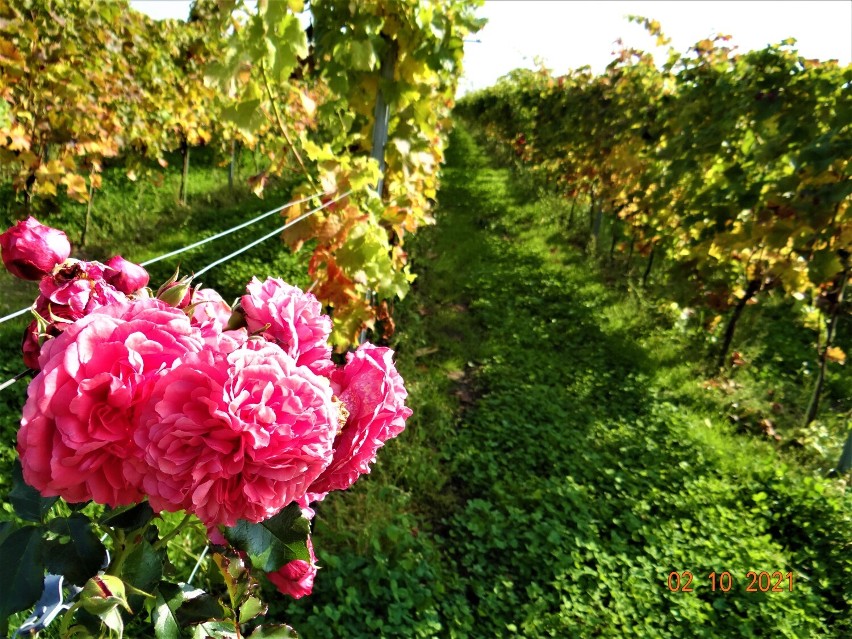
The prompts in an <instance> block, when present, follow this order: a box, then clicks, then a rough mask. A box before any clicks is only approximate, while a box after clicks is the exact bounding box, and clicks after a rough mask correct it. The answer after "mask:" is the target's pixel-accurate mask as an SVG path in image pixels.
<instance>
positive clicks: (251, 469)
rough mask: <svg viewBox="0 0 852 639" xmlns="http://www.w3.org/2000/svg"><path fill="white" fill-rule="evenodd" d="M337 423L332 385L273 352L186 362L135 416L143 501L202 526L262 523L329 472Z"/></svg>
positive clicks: (269, 347)
mask: <svg viewBox="0 0 852 639" xmlns="http://www.w3.org/2000/svg"><path fill="white" fill-rule="evenodd" d="M257 341H260V340H249V342H250V343H254V342H257ZM337 420H338V407H337V404H336V403H335V402H334V401H333V396H332V392H331V386H330V384H329V382H328V380H327V379H325V378H322V377H319V376H317V375H314V374H313V373H311V372H310V371H309V370H308V369H306V368H303V367H300V366H297V365H296V362H295V361H294V360H293V359H292V358H291V357H289V356H288V355H287V354H286V353H285V352H284V351H283V350H281V348H280V347H278V346H277V345H275V344H271V343H266V344H265V345H262V346H260V347H256V346H255V347H250V346H249V344H246V345H245V346H244V347H241V348H238V349H237V350H235V351H233V352H231V353H229V354H228V353H223V352H220V351H215V350H211V349H207V350H204V351H202V352H200V353H194V354H190V355H188V356H187V357H186V358H184V360H183V361H182V362H181V363H180V364H178V365H177V366H175V367H174V368H173V369H171V370H170V371H168V372H166V373H165V374H164V375H163V376H162V377H161V378H160V379H158V380H157V382H156V383H155V384H154V386H153V389H152V392H151V395H150V397H149V399H148V401H147V403H146V405H145V406H144V408H143V409H142V411H141V412H140V418H139V428H138V430H137V431H136V435H135V439H136V443H137V444H138V445H139V447H140V448H141V449H142V451H143V453H144V460H145V462H146V464H147V465H148V467H149V470H148V472H147V473H146V475H145V479H144V483H143V485H144V489H145V492H146V493H147V494H148V495H149V499H150V502H151V505H152V506H153V507H154V509H155V510H180V509H185V510H187V511H188V512H191V513H195V514H196V515H198V517H199V518H200V519H201V520H202V521H203V522H204V523H205V524H207V525H208V526H212V525H216V524H225V525H227V526H233V525H234V524H236V522H237V520H238V519H246V520H248V521H252V522H259V521H262V520H264V519H268V518H269V517H271V516H272V515H274V514H275V513H277V512H278V511H279V510H281V509H282V508H284V506H286V505H287V504H289V503H290V502H292V501H293V500H294V499H297V498H299V497H301V496H303V495H304V494H305V490H306V489H307V487H308V485H309V484H310V483H311V482H312V481H313V480H314V479H316V478H317V476H318V475H319V474H320V473H321V472H322V471H323V469H324V468H325V467H326V466H327V465H328V463H329V461H330V460H331V444H332V441H333V439H334V433H335V432H336V429H337Z"/></svg>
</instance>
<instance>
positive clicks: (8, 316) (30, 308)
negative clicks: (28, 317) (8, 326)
mask: <svg viewBox="0 0 852 639" xmlns="http://www.w3.org/2000/svg"><path fill="white" fill-rule="evenodd" d="M32 308H33V307H32V306H27V307H26V308H22V309H21V310H20V311H15V312H14V313H9V314H8V315H6V316H5V317H0V324H2V323H3V322H5V321H6V320H10V319H14V318H15V317H18V316H19V315H23V314H24V313H26V312H27V311H31V310H32Z"/></svg>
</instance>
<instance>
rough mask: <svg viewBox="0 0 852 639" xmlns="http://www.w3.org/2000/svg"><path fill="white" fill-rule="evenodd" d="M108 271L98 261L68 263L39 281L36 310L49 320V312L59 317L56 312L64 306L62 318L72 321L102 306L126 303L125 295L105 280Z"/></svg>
mask: <svg viewBox="0 0 852 639" xmlns="http://www.w3.org/2000/svg"><path fill="white" fill-rule="evenodd" d="M107 269H108V267H107V266H106V265H104V264H101V263H100V262H81V261H78V260H71V262H70V263H68V264H66V265H65V266H63V267H62V268H61V269H59V270H58V271H57V272H56V273H55V274H53V275H52V276H48V277H43V278H42V280H41V282H40V283H39V285H38V290H39V296H38V298H37V299H36V311H37V312H38V314H39V315H41V316H42V317H43V318H45V319H46V320H48V321H50V313H51V310H53V313H54V314H56V315H59V314H60V313H59V312H58V311H57V310H56V309H57V308H58V307H62V306H67V307H68V309H69V311H68V313H67V314H65V315H61V316H62V317H66V318H69V319H71V320H75V319H79V318H81V317H83V316H84V315H88V314H89V313H91V312H92V311H93V310H95V309H97V308H100V307H101V306H107V305H109V304H114V303H115V302H124V301H126V300H127V297H126V296H125V295H124V293H122V292H121V291H119V290H117V289H116V288H115V287H113V286H112V285H111V284H109V283H108V282H107V281H106V280H105V279H104V271H106V270H107Z"/></svg>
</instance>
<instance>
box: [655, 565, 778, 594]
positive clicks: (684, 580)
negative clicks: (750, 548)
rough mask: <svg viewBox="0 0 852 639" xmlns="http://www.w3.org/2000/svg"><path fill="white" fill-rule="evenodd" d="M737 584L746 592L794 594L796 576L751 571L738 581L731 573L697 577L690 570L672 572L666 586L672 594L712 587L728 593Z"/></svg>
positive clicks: (714, 589)
mask: <svg viewBox="0 0 852 639" xmlns="http://www.w3.org/2000/svg"><path fill="white" fill-rule="evenodd" d="M735 582H737V583H739V585H740V587H741V588H742V587H744V588H745V591H746V592H793V582H794V576H793V573H792V572H787V573H784V572H781V571H780V570H776V571H774V572H769V571H766V570H749V571H748V572H747V573H746V574H745V577H742V576H740V578H739V579H737V578H736V577H735V576H734V575H733V574H732V573H731V572H730V571H728V570H724V571H722V572H715V571H713V572H711V573H709V574H705V575H700V576H696V575H695V574H693V573H692V572H691V571H689V570H682V571H680V572H677V571H672V572H670V573H669V576H668V579H667V580H666V586H667V587H668V589H669V590H671V591H672V592H694V591H695V589H696V588H703V587H706V586H709V587H710V590H711V591H713V592H715V591H717V590H718V591H721V592H728V591H730V590H731V589H732V588H734V587H735V585H736V584H735Z"/></svg>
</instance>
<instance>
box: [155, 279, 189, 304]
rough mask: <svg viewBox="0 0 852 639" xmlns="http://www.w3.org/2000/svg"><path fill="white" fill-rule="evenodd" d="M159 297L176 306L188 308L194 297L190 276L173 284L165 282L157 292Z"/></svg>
mask: <svg viewBox="0 0 852 639" xmlns="http://www.w3.org/2000/svg"><path fill="white" fill-rule="evenodd" d="M157 299H158V300H161V301H163V302H165V303H166V304H168V305H169V306H174V307H175V308H186V307H187V306H189V302H190V300H191V299H192V289H191V287H190V280H189V279H188V278H184V279H180V280H178V281H177V282H173V283H171V284H163V286H161V287H160V290H159V291H158V292H157Z"/></svg>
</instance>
